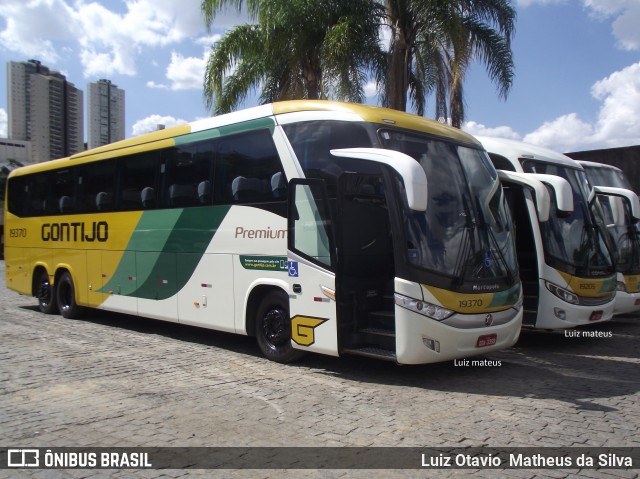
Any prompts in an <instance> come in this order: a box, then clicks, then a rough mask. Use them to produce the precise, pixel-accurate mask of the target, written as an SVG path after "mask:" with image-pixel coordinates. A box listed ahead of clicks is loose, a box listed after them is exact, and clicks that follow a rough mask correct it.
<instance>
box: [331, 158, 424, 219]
mask: <svg viewBox="0 0 640 479" xmlns="http://www.w3.org/2000/svg"><path fill="white" fill-rule="evenodd" d="M331 154H332V155H333V156H337V157H343V158H357V159H360V160H368V161H375V162H376V163H383V164H385V165H387V166H390V167H391V168H393V169H394V170H395V171H396V172H397V173H398V174H399V175H400V176H401V177H402V181H403V182H404V188H405V191H406V194H407V204H408V205H409V208H410V209H412V210H413V211H427V198H428V189H427V175H426V173H425V172H424V170H423V169H422V166H420V163H418V162H417V161H416V160H414V159H413V158H411V157H410V156H409V155H405V154H404V153H401V152H399V151H395V150H384V149H381V148H344V149H339V150H331Z"/></svg>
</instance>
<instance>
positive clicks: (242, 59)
mask: <svg viewBox="0 0 640 479" xmlns="http://www.w3.org/2000/svg"><path fill="white" fill-rule="evenodd" d="M225 7H235V8H236V9H238V10H239V11H240V10H241V9H242V8H246V9H247V11H248V13H249V16H250V18H251V19H252V21H253V22H254V23H253V24H244V25H239V26H237V27H235V28H234V29H232V30H230V31H229V32H227V33H226V35H225V36H224V37H223V38H222V39H221V40H220V41H219V42H217V43H216V44H215V45H213V47H212V51H211V53H210V56H209V61H208V64H207V70H206V73H205V81H204V94H205V99H206V102H207V107H208V108H210V109H213V110H214V112H215V113H223V112H227V111H231V110H233V109H235V108H237V107H238V106H239V104H240V103H242V101H243V100H244V99H245V98H246V96H247V94H248V93H249V92H251V91H254V90H257V89H260V101H261V102H263V103H268V102H271V101H278V100H287V99H304V98H309V99H318V98H336V99H341V100H347V101H354V102H361V101H363V100H364V92H363V88H364V87H363V85H364V84H365V83H366V80H367V78H368V77H369V76H371V75H372V76H373V77H374V78H375V79H376V80H377V82H378V85H379V90H380V96H381V99H382V103H383V105H384V106H388V107H390V108H394V109H397V110H401V111H406V109H407V108H408V107H410V108H411V109H413V110H414V111H415V112H416V113H417V114H419V115H424V114H425V108H426V104H427V98H428V96H429V95H430V94H433V95H434V96H435V115H436V117H437V118H449V117H450V118H451V120H452V124H453V125H454V126H457V127H460V125H461V124H462V122H463V120H464V88H463V86H464V79H465V75H466V73H467V71H468V68H469V66H470V65H471V63H472V62H474V61H476V60H479V61H480V62H482V63H484V65H485V67H486V69H487V72H488V74H489V77H490V78H491V80H492V81H493V82H494V83H495V84H496V86H497V89H498V93H499V95H500V96H501V97H503V98H506V96H507V94H508V92H509V90H510V88H511V85H512V82H513V76H514V66H513V58H512V53H511V38H512V36H513V32H514V27H515V18H516V13H515V10H514V9H513V8H512V7H511V0H350V1H348V2H347V1H344V0H315V1H311V0H287V1H282V0H262V1H260V0H202V2H201V9H202V12H203V15H204V18H205V23H206V24H207V26H208V27H209V28H211V27H212V25H213V22H214V20H215V17H216V15H217V14H218V13H219V12H220V10H222V9H223V8H225ZM388 32H390V36H391V41H390V45H389V48H388V50H385V49H383V48H381V46H380V38H381V37H384V36H388Z"/></svg>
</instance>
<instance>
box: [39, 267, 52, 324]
mask: <svg viewBox="0 0 640 479" xmlns="http://www.w3.org/2000/svg"><path fill="white" fill-rule="evenodd" d="M36 297H37V298H38V307H39V308H40V311H41V312H43V313H44V314H54V313H55V312H56V310H57V307H56V295H55V287H53V286H51V282H50V281H49V274H47V272H46V271H44V270H43V271H42V272H40V275H39V276H38V284H37V286H36Z"/></svg>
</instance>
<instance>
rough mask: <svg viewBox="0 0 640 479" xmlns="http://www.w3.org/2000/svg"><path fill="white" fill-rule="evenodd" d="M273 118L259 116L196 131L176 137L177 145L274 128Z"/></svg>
mask: <svg viewBox="0 0 640 479" xmlns="http://www.w3.org/2000/svg"><path fill="white" fill-rule="evenodd" d="M275 124H276V123H275V120H274V119H273V118H270V117H267V118H258V119H256V120H250V121H244V122H242V123H235V124H233V125H227V126H221V127H218V128H210V129H208V130H204V131H196V132H195V133H189V134H186V135H182V136H177V137H175V142H176V146H180V145H184V144H186V143H193V142H196V141H202V140H208V139H210V138H219V137H221V136H227V135H234V134H236V133H243V132H245V131H252V130H260V129H263V128H269V129H273V128H274V127H275Z"/></svg>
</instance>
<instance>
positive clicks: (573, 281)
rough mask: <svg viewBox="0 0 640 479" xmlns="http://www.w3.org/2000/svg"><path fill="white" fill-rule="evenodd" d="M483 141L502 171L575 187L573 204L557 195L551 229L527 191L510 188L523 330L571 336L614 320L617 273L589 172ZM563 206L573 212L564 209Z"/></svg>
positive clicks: (532, 151)
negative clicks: (557, 331)
mask: <svg viewBox="0 0 640 479" xmlns="http://www.w3.org/2000/svg"><path fill="white" fill-rule="evenodd" d="M478 139H479V140H480V141H481V143H482V144H483V146H484V147H485V148H486V150H487V152H488V153H489V156H490V158H491V160H492V162H493V164H494V166H495V167H496V168H497V169H498V170H505V171H515V172H520V173H528V174H533V175H537V176H536V177H537V178H538V179H543V181H545V183H548V184H549V186H550V187H552V186H553V184H554V180H553V178H556V180H557V178H558V177H560V178H562V179H564V180H565V181H566V182H568V183H569V185H570V187H571V188H570V191H571V195H572V198H570V199H569V201H565V200H562V198H563V196H562V194H552V195H551V197H552V198H555V200H554V201H552V207H551V213H550V218H549V220H548V221H546V222H540V221H539V220H538V218H537V215H536V212H535V210H534V209H533V208H532V206H531V204H530V193H529V192H528V191H527V190H521V189H518V188H510V191H509V193H508V197H509V202H510V207H511V210H512V213H513V218H514V223H515V228H516V231H517V233H516V245H517V252H518V253H517V254H518V263H519V267H520V275H521V279H522V284H523V292H524V309H525V312H524V319H523V325H524V326H525V327H533V328H541V329H564V328H571V327H575V326H579V325H584V324H588V323H595V322H600V321H606V320H609V319H611V317H612V315H613V308H614V298H615V292H616V271H615V266H614V261H613V259H612V253H611V251H610V250H609V247H608V244H607V241H606V235H607V232H606V228H605V226H604V220H603V216H602V211H601V210H600V208H599V204H598V202H596V201H595V200H594V198H595V191H594V190H593V189H592V188H591V186H590V185H589V183H588V181H587V179H586V175H585V172H584V170H583V168H582V167H581V166H580V164H579V163H578V162H576V161H574V160H572V159H571V158H569V157H567V156H565V155H562V154H560V153H557V152H554V151H552V150H549V149H546V148H541V147H538V146H535V145H530V144H526V143H522V142H517V141H511V140H505V139H499V138H485V137H479V138H478ZM540 175H550V176H549V177H546V179H544V178H545V177H544V176H540ZM559 188H560V187H559V186H558V185H556V186H555V189H556V190H557V191H560V189H559ZM617 194H619V195H622V196H623V197H625V198H627V199H628V200H629V201H630V200H631V197H632V193H631V192H630V191H628V190H623V189H620V190H618V191H617ZM559 200H560V201H562V202H563V203H565V204H567V205H568V206H562V205H560V204H559V203H558V201H559ZM571 203H572V204H571ZM563 210H564V211H563Z"/></svg>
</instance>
